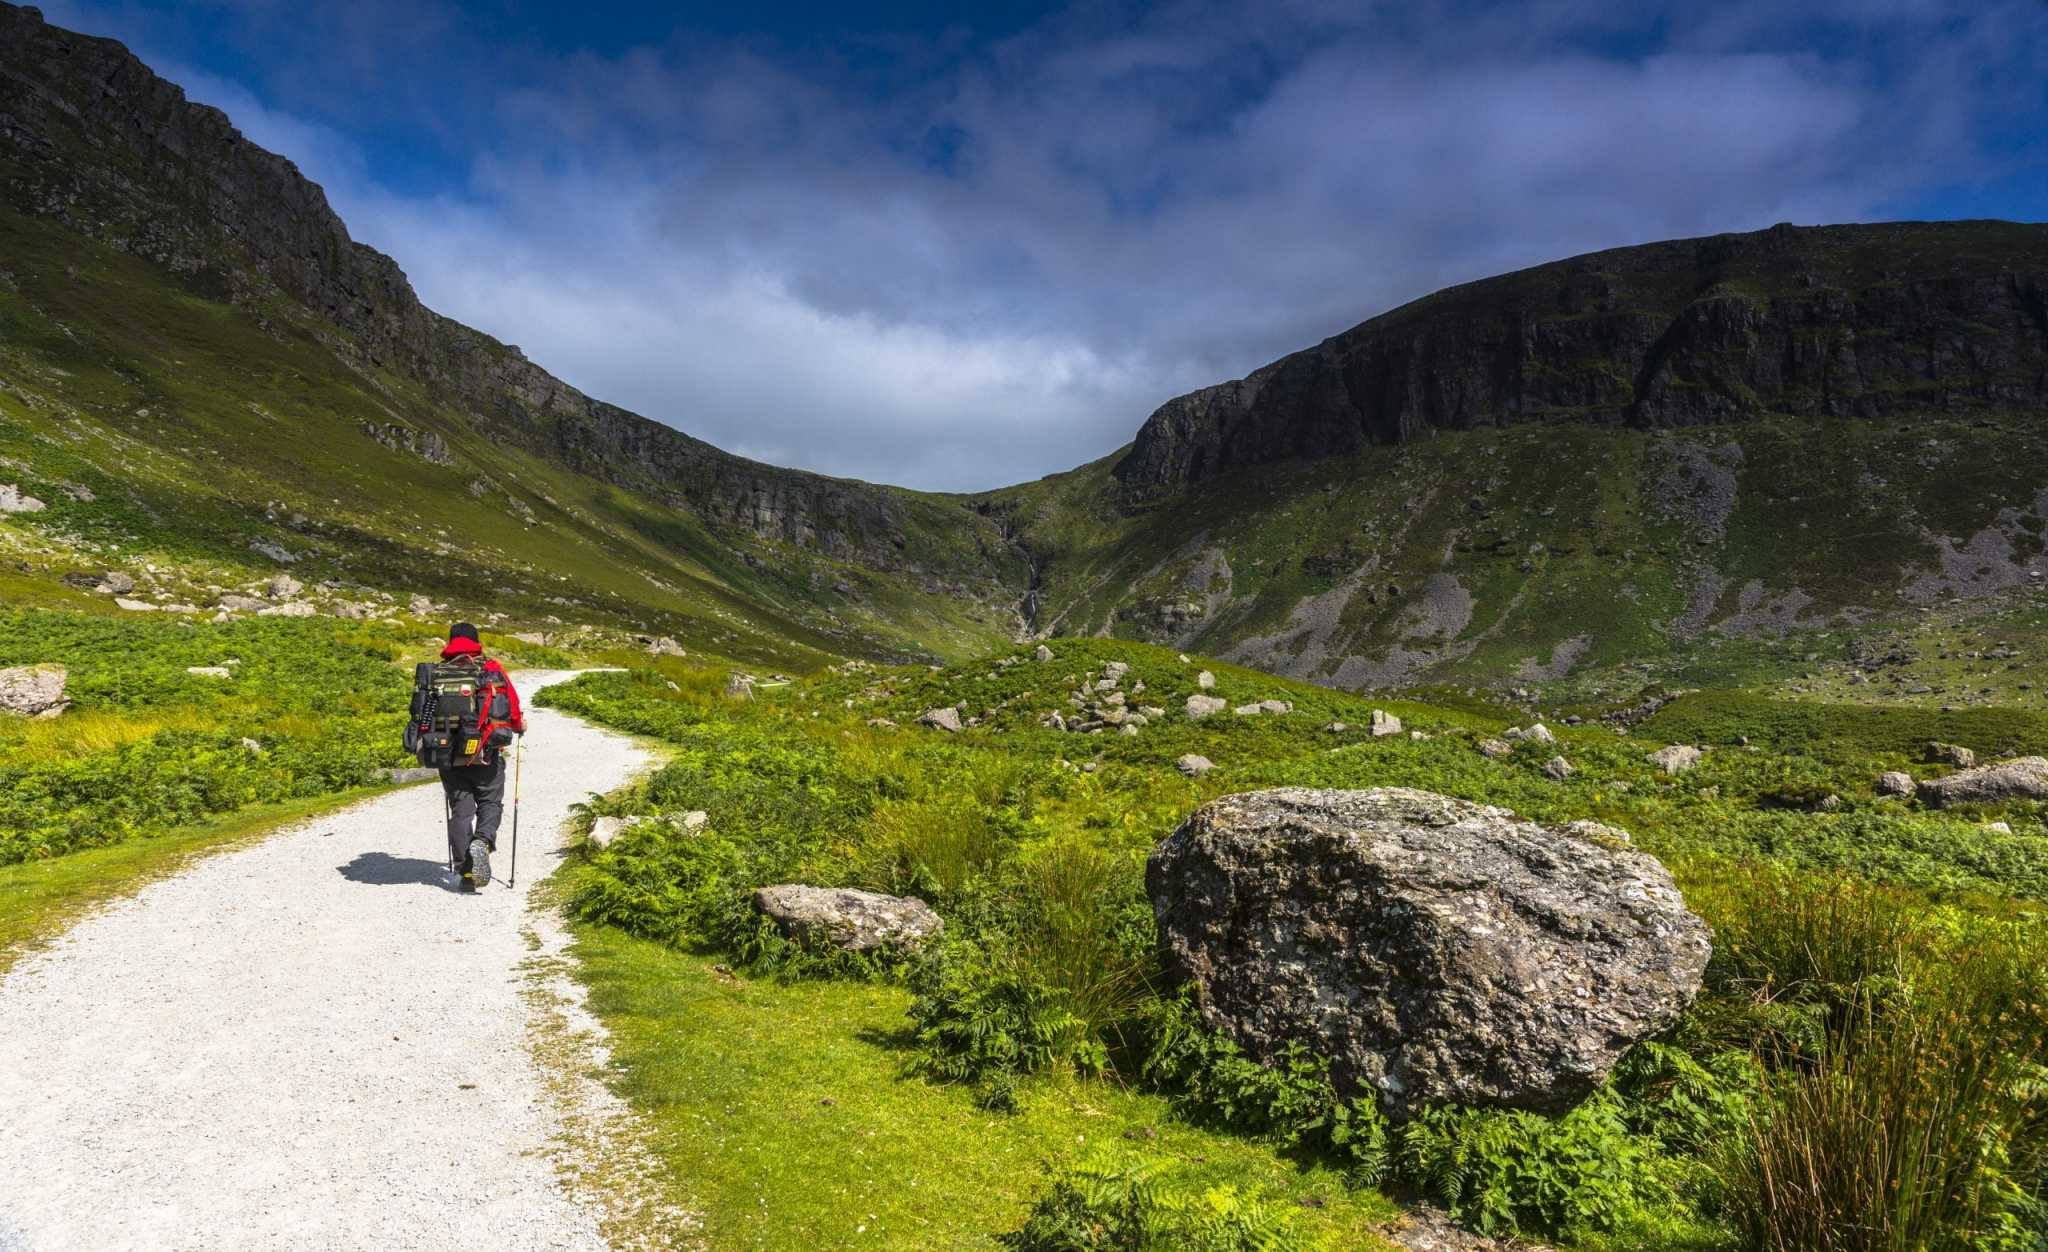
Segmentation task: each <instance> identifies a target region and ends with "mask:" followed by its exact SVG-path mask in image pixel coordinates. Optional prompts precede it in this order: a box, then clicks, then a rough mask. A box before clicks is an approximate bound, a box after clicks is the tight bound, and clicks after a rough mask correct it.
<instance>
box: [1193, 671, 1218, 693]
mask: <svg viewBox="0 0 2048 1252" xmlns="http://www.w3.org/2000/svg"><path fill="white" fill-rule="evenodd" d="M1195 686H1197V687H1200V688H1201V689H1202V690H1204V691H1208V690H1210V689H1212V688H1214V687H1215V686H1216V675H1214V674H1212V673H1210V672H1209V671H1208V670H1203V671H1202V672H1201V673H1199V674H1197V675H1195Z"/></svg>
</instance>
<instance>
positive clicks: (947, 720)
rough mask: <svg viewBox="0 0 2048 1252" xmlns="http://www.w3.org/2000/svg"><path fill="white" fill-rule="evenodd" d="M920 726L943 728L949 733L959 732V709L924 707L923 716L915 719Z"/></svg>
mask: <svg viewBox="0 0 2048 1252" xmlns="http://www.w3.org/2000/svg"><path fill="white" fill-rule="evenodd" d="M917 724H918V725H920V726H929V727H931V728H932V729H933V730H943V731H945V732H946V733H947V734H949V735H957V734H959V733H960V710H958V709H953V708H941V709H926V710H925V712H924V716H922V717H920V718H918V719H917Z"/></svg>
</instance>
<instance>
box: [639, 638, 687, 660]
mask: <svg viewBox="0 0 2048 1252" xmlns="http://www.w3.org/2000/svg"><path fill="white" fill-rule="evenodd" d="M647 655H649V656H688V655H690V654H689V653H688V652H687V651H685V650H684V648H683V645H681V644H679V643H677V642H676V641H675V640H673V639H671V638H669V637H668V636H667V635H662V636H661V637H660V638H658V639H656V640H654V642H652V643H650V644H648V645H647Z"/></svg>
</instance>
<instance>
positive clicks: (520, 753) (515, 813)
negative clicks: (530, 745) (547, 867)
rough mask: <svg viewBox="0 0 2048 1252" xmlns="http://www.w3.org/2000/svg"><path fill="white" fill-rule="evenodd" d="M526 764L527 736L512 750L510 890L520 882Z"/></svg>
mask: <svg viewBox="0 0 2048 1252" xmlns="http://www.w3.org/2000/svg"><path fill="white" fill-rule="evenodd" d="M524 764H526V736H525V735H521V736H519V746H518V747H516V748H514V749H512V872H511V873H509V874H507V875H505V886H506V888H507V889H508V890H509V889H510V888H512V887H513V886H514V885H515V884H517V883H518V881H519V767H520V766H522V765H524Z"/></svg>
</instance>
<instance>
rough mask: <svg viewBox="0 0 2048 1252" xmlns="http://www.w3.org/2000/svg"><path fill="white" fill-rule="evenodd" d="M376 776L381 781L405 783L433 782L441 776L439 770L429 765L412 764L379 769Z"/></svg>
mask: <svg viewBox="0 0 2048 1252" xmlns="http://www.w3.org/2000/svg"><path fill="white" fill-rule="evenodd" d="M377 777H378V779H379V780H381V781H383V782H387V783H396V784H399V785H407V784H411V783H423V782H433V781H434V780H436V779H438V778H440V777H441V771H440V770H437V769H434V768H433V767H431V766H426V765H412V766H407V767H406V768H404V769H380V770H378V771H377Z"/></svg>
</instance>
